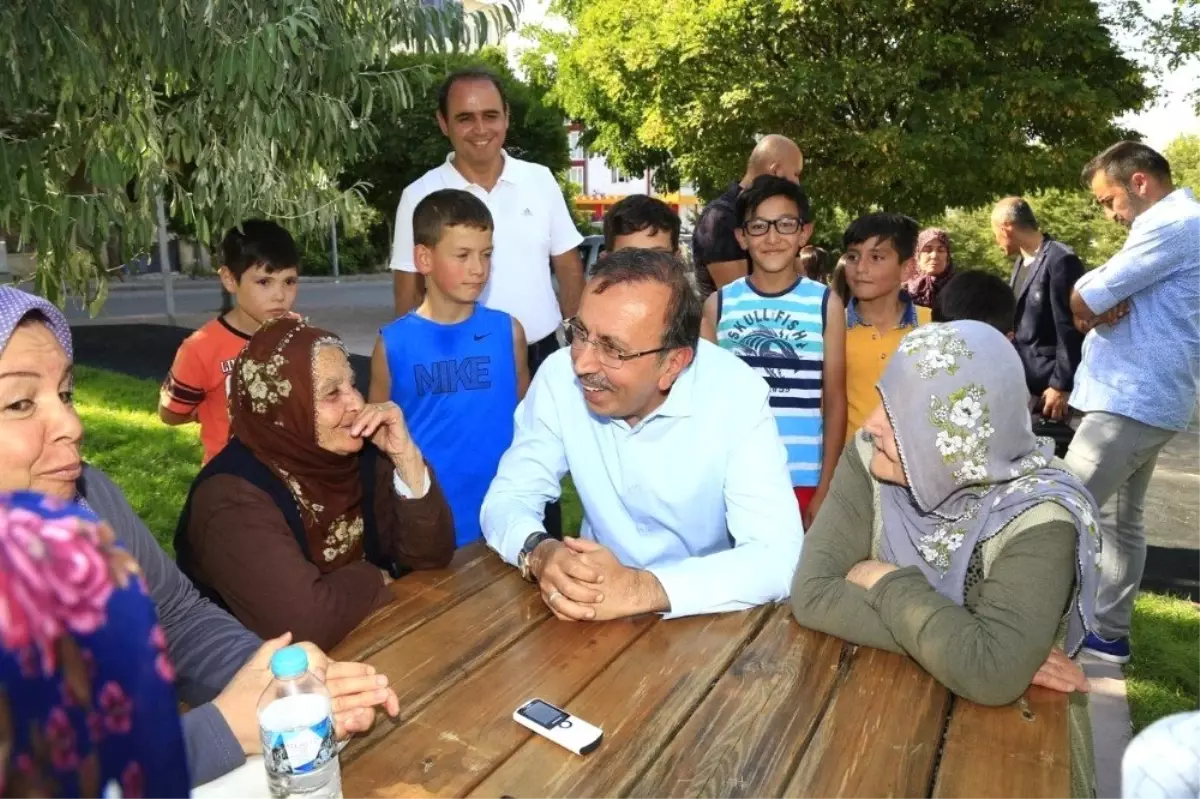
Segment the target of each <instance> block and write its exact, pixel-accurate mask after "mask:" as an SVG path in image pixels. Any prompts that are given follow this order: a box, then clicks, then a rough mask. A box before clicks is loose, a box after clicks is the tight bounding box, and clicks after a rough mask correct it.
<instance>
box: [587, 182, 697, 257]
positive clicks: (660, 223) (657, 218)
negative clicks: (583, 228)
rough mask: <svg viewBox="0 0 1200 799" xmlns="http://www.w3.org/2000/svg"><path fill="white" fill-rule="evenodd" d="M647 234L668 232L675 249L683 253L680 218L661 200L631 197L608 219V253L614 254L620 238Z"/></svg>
mask: <svg viewBox="0 0 1200 799" xmlns="http://www.w3.org/2000/svg"><path fill="white" fill-rule="evenodd" d="M643 230H653V231H656V232H657V231H661V230H665V231H667V232H669V233H670V234H671V249H673V250H676V249H679V214H677V213H675V212H674V211H672V210H671V206H669V205H667V204H666V203H665V202H663V201H662V200H660V199H658V198H657V197H648V196H646V195H645V194H631V195H629V196H628V197H625V198H624V199H622V200H621V201H620V202H618V203H617V204H615V205H614V206H613V207H612V208H610V209H608V213H607V214H605V215H604V249H605V250H606V251H608V252H612V251H613V247H614V246H615V245H616V243H617V236H628V235H629V234H630V233H638V232H640V231H643Z"/></svg>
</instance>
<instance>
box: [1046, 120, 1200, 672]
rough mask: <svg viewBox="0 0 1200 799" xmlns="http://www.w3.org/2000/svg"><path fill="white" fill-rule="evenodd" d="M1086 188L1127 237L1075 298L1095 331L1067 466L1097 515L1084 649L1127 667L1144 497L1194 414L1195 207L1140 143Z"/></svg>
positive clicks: (1103, 160)
mask: <svg viewBox="0 0 1200 799" xmlns="http://www.w3.org/2000/svg"><path fill="white" fill-rule="evenodd" d="M1083 178H1084V181H1085V182H1086V183H1087V184H1088V185H1090V186H1091V190H1092V193H1093V194H1094V195H1095V197H1096V200H1097V202H1099V203H1100V205H1101V206H1102V207H1103V208H1104V212H1105V214H1106V215H1107V216H1108V218H1109V219H1111V220H1112V221H1114V222H1118V223H1120V224H1122V225H1125V226H1127V227H1128V228H1129V238H1128V239H1126V241H1125V246H1124V247H1122V248H1121V251H1120V252H1118V253H1117V254H1116V255H1114V256H1113V257H1112V258H1111V259H1110V260H1109V261H1108V263H1106V264H1104V265H1103V266H1101V267H1099V268H1098V269H1096V270H1094V271H1092V272H1090V273H1088V274H1086V275H1084V276H1083V277H1081V278H1080V279H1079V281H1078V282H1077V283H1076V284H1075V290H1074V291H1073V292H1072V294H1071V312H1072V313H1073V314H1074V316H1075V319H1076V324H1077V325H1078V326H1079V327H1080V329H1083V330H1088V331H1090V332H1089V333H1088V335H1087V338H1086V339H1084V343H1083V362H1082V363H1081V364H1080V366H1079V371H1078V372H1077V373H1076V376H1075V388H1074V391H1073V392H1072V393H1071V405H1072V406H1073V407H1075V408H1076V409H1078V410H1080V411H1082V412H1084V413H1085V414H1086V415H1085V416H1084V418H1083V422H1082V423H1081V424H1080V426H1079V431H1078V432H1077V433H1076V435H1075V439H1074V441H1072V443H1071V448H1070V451H1069V452H1068V453H1067V458H1066V461H1067V465H1068V466H1069V467H1070V468H1071V470H1072V471H1074V472H1075V473H1076V474H1077V475H1078V476H1079V478H1080V479H1081V480H1083V482H1084V484H1085V485H1086V486H1087V487H1088V490H1089V491H1091V492H1092V496H1094V497H1095V499H1096V502H1097V504H1099V505H1101V506H1102V507H1101V511H1100V520H1099V521H1100V530H1101V537H1102V540H1103V547H1102V553H1101V562H1100V570H1101V579H1100V589H1099V592H1098V596H1097V600H1096V619H1097V622H1098V626H1099V631H1098V632H1099V635H1094V634H1093V635H1089V636H1088V640H1087V643H1086V647H1087V649H1088V650H1089V651H1091V652H1092V653H1093V654H1094V655H1096V656H1098V657H1100V658H1103V659H1105V660H1108V661H1110V662H1114V663H1126V662H1128V661H1129V622H1130V618H1131V616H1132V613H1133V601H1134V599H1135V598H1136V597H1137V590H1138V585H1139V583H1140V582H1141V579H1142V569H1143V567H1144V566H1145V562H1146V531H1145V527H1144V526H1143V521H1142V511H1143V507H1144V505H1145V499H1146V489H1147V488H1148V487H1149V485H1150V477H1151V475H1152V474H1154V465H1155V462H1156V461H1157V459H1158V453H1159V450H1161V449H1162V447H1163V445H1164V444H1166V443H1167V442H1168V441H1170V440H1171V438H1173V437H1174V436H1175V434H1176V433H1177V432H1179V431H1181V430H1184V429H1186V428H1187V426H1188V424H1189V422H1190V421H1191V419H1192V415H1193V414H1194V413H1195V411H1196V396H1197V383H1198V382H1200V203H1197V202H1196V199H1195V197H1193V196H1192V194H1191V192H1190V191H1188V190H1187V189H1176V188H1175V187H1174V184H1173V183H1172V182H1171V167H1170V165H1169V164H1168V163H1167V160H1166V159H1165V158H1163V157H1162V156H1161V155H1160V154H1158V153H1157V152H1155V151H1154V150H1152V149H1150V148H1149V147H1147V146H1146V145H1144V144H1139V143H1136V142H1120V143H1118V144H1115V145H1113V146H1112V147H1110V148H1108V149H1107V150H1105V151H1104V152H1103V153H1101V154H1100V155H1098V156H1096V157H1095V158H1093V159H1092V160H1091V161H1090V162H1089V163H1088V165H1087V166H1086V167H1085V168H1084V172H1083ZM1126 313H1127V314H1128V315H1126ZM1083 567H1084V568H1088V567H1090V564H1083Z"/></svg>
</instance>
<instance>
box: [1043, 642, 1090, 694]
mask: <svg viewBox="0 0 1200 799" xmlns="http://www.w3.org/2000/svg"><path fill="white" fill-rule="evenodd" d="M1030 685H1040V686H1042V687H1043V688H1049V689H1050V690H1052V691H1060V692H1062V693H1064V694H1071V693H1074V692H1076V691H1080V692H1082V693H1087V692H1088V690H1089V689H1090V686H1089V685H1088V681H1087V675H1086V674H1084V673H1083V669H1081V668H1080V667H1079V665H1078V664H1077V663H1075V661H1073V660H1071V659H1070V658H1069V657H1067V654H1066V653H1065V652H1063V651H1062V650H1061V649H1058V648H1057V647H1056V648H1054V649H1051V650H1050V656H1049V657H1048V658H1046V662H1045V663H1043V664H1042V666H1041V668H1039V669H1038V670H1037V674H1034V675H1033V681H1032V682H1030Z"/></svg>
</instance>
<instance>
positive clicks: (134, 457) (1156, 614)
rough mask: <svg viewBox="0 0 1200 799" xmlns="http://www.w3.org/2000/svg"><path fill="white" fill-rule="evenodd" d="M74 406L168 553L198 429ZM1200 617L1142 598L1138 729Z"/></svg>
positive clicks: (568, 519) (1189, 657) (95, 394)
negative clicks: (169, 425) (168, 425)
mask: <svg viewBox="0 0 1200 799" xmlns="http://www.w3.org/2000/svg"><path fill="white" fill-rule="evenodd" d="M76 376H77V379H76V394H75V396H76V404H77V407H78V408H79V415H80V416H81V417H82V418H83V424H84V429H85V430H86V433H87V435H86V437H85V439H84V446H83V450H84V455H85V456H86V457H87V459H88V461H89V462H91V463H92V464H94V465H96V466H98V467H99V468H101V469H103V470H104V471H105V472H107V473H108V475H109V477H111V478H112V479H113V480H114V481H115V482H116V483H117V485H119V486H120V487H121V489H122V490H123V491H124V492H125V496H126V497H128V499H129V502H130V504H131V505H132V506H133V509H134V510H135V511H137V513H138V514H139V515H140V516H141V517H142V519H143V520H144V521H145V522H146V524H147V526H148V527H149V528H150V530H151V532H153V533H154V535H155V537H156V538H157V539H158V540H159V542H160V543H161V544H162V545H163V548H164V549H166V550H167V551H168V552H172V551H173V550H172V546H171V538H172V536H173V535H174V533H175V522H176V520H177V518H178V516H179V511H180V509H181V508H182V507H183V501H184V499H185V498H186V497H187V490H188V486H189V485H190V484H191V481H192V478H193V477H194V476H195V474H196V472H197V471H199V469H200V456H201V448H200V437H199V428H197V427H196V426H195V425H187V426H184V427H174V428H172V427H167V426H166V425H165V424H163V423H162V422H160V421H159V419H158V414H157V411H156V408H157V406H158V384H157V383H155V382H153V381H151V380H138V379H135V378H131V377H125V376H124V375H119V374H115V373H113V372H107V371H104V370H100V369H89V368H86V367H78V368H77V369H76ZM563 489H564V490H563V526H564V528H565V529H566V530H570V531H574V530H578V529H579V524H580V521H581V519H582V518H583V513H582V510H581V509H580V506H579V498H578V496H577V495H576V494H575V490H574V487H573V486H572V485H570V482H569V481H566V482H564V485H563ZM1198 643H1200V611H1198V610H1197V609H1196V606H1195V605H1193V604H1192V603H1191V602H1187V601H1184V600H1181V599H1175V598H1173V597H1166V596H1161V595H1157V594H1143V595H1142V596H1141V597H1140V598H1139V599H1138V602H1137V606H1136V608H1135V609H1134V616H1133V661H1132V663H1130V665H1129V668H1128V671H1127V674H1128V690H1129V709H1130V713H1131V715H1132V717H1133V725H1134V730H1135V731H1136V730H1140V729H1142V728H1143V727H1145V726H1146V725H1147V724H1149V723H1150V722H1152V721H1154V720H1155V719H1158V718H1161V717H1163V716H1165V715H1169V714H1171V713H1177V712H1179V711H1181V710H1195V709H1196V708H1197V706H1198V700H1197V695H1198V692H1200V686H1198V685H1197V683H1198V681H1200V678H1198V677H1197V674H1198V673H1200V649H1198V646H1197V645H1198Z"/></svg>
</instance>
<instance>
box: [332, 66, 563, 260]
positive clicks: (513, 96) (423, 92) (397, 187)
mask: <svg viewBox="0 0 1200 799" xmlns="http://www.w3.org/2000/svg"><path fill="white" fill-rule="evenodd" d="M390 66H391V68H392V69H394V70H399V71H403V72H405V73H406V74H410V75H413V76H419V77H415V78H414V80H413V81H412V85H413V87H414V92H413V96H412V104H411V106H410V107H409V108H408V109H406V110H405V112H404V114H403V115H398V114H394V113H391V112H390V111H377V112H376V113H375V114H374V117H373V119H372V123H373V124H374V125H375V127H376V128H377V129H378V130H379V132H380V133H379V140H378V146H377V147H376V148H375V150H374V151H373V152H372V153H370V154H369V155H367V156H365V157H363V158H360V159H358V160H356V161H355V162H354V163H353V164H351V165H350V166H349V167H347V169H346V170H345V171H344V172H343V174H342V178H341V180H342V183H343V185H346V186H350V185H354V184H356V183H364V184H370V185H369V186H364V187H363V196H364V197H365V198H366V200H367V202H368V203H369V204H370V205H371V206H373V207H374V208H375V209H376V210H377V211H378V212H379V215H380V217H381V218H382V219H383V220H386V222H387V231H390V226H391V224H392V223H393V222H394V220H395V216H396V206H398V205H399V204H400V193H401V192H402V191H404V187H405V186H407V185H408V184H410V183H412V182H413V181H414V180H416V179H417V178H419V177H421V175H423V174H425V172H427V171H428V170H430V169H432V168H433V167H435V166H437V165H438V164H440V163H442V162H443V161H445V160H446V154H447V153H449V152H450V144H449V141H448V140H447V139H446V137H445V136H444V135H442V131H441V129H439V128H438V123H437V119H436V117H435V114H436V112H437V89H438V86H439V85H440V84H441V82H442V80H443V79H444V78H445V77H446V75H448V74H449V73H450V72H453V71H454V70H457V69H463V68H465V67H469V66H482V67H484V68H486V69H489V70H491V71H492V72H494V73H495V74H496V75H497V77H499V78H500V81H501V83H502V84H503V85H504V92H505V95H506V96H507V98H508V105H509V110H510V117H509V126H508V136H507V138H506V140H505V149H506V150H507V151H508V152H509V153H511V154H512V155H514V156H516V157H517V158H521V159H524V160H527V161H533V162H535V163H538V164H542V165H543V166H545V167H547V168H549V169H550V171H552V172H555V173H561V172H564V171H565V170H566V169H567V167H568V166H569V165H570V153H569V149H568V146H567V131H566V128H565V126H564V123H565V119H564V117H563V115H562V112H561V111H560V110H558V109H557V108H555V107H552V106H550V105H549V104H547V103H546V101H545V91H544V90H542V89H539V88H535V87H531V86H529V85H527V84H526V83H523V82H522V81H521V80H519V79H518V78H517V77H516V76H515V75H513V73H512V70H511V69H510V68H509V66H508V63H507V59H506V58H505V55H504V53H503V52H501V51H500V50H499V49H497V48H494V47H493V48H485V49H484V50H482V51H481V52H479V53H478V54H473V55H472V54H463V53H457V54H448V53H435V54H428V55H401V56H397V57H395V58H394V59H393V60H392V62H391V65H390ZM385 237H386V239H387V241H388V242H389V243H390V235H387V233H385Z"/></svg>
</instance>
